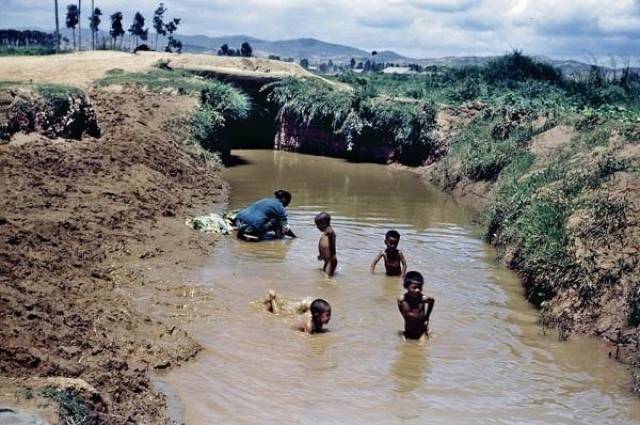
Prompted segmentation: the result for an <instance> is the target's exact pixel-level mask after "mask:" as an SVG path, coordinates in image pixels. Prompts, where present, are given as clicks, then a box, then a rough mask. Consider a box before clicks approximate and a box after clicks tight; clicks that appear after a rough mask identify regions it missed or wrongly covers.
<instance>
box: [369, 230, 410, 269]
mask: <svg viewBox="0 0 640 425" xmlns="http://www.w3.org/2000/svg"><path fill="white" fill-rule="evenodd" d="M399 243H400V233H398V232H396V231H395V230H389V231H388V232H387V234H386V235H385V237H384V244H385V245H386V246H387V249H385V250H384V251H382V252H380V254H378V256H377V257H376V258H375V259H374V260H373V262H372V263H371V274H373V273H375V271H376V265H377V264H378V262H379V261H380V259H381V258H384V267H385V269H386V271H387V276H404V274H405V272H406V271H407V262H406V261H405V259H404V255H403V254H402V251H400V250H399V249H398V244H399Z"/></svg>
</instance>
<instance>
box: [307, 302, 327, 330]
mask: <svg viewBox="0 0 640 425" xmlns="http://www.w3.org/2000/svg"><path fill="white" fill-rule="evenodd" d="M309 310H310V311H311V320H313V322H314V323H315V324H316V326H322V325H326V324H327V323H329V320H331V306H330V305H329V303H328V302H326V301H325V300H323V299H320V298H318V299H315V300H313V302H312V303H311V305H310V306H309Z"/></svg>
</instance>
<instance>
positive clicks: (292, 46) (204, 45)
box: [177, 35, 610, 75]
mask: <svg viewBox="0 0 640 425" xmlns="http://www.w3.org/2000/svg"><path fill="white" fill-rule="evenodd" d="M177 38H179V39H180V40H182V43H183V44H184V50H185V51H186V52H192V53H209V54H217V52H218V49H219V48H220V46H221V45H223V44H227V45H228V46H229V47H230V48H234V49H237V48H239V47H240V45H241V44H242V43H243V42H244V41H248V42H249V44H251V47H252V48H253V51H254V54H255V55H256V56H262V57H267V56H269V55H276V56H280V57H281V58H282V59H285V58H293V59H294V60H295V61H296V62H297V61H300V59H302V58H306V59H308V60H309V61H310V62H311V63H312V64H313V63H319V62H327V61H329V59H331V60H332V61H333V62H336V63H340V62H342V63H346V62H349V61H350V60H351V58H354V59H355V60H356V61H358V62H360V61H366V60H367V59H374V60H376V61H378V62H381V61H384V62H393V63H398V64H408V63H416V64H420V65H423V66H429V65H446V66H468V65H483V64H485V63H487V62H489V61H490V60H491V59H493V58H495V57H496V56H446V57H442V58H424V59H416V58H411V57H407V56H403V55H401V54H399V53H396V52H394V51H391V50H383V51H378V53H377V55H376V56H371V53H370V52H368V51H366V50H363V49H358V48H356V47H351V46H345V45H341V44H334V43H327V42H324V41H322V40H317V39H315V38H295V39H290V40H276V41H268V40H263V39H259V38H256V37H251V36H246V35H232V36H225V37H208V36H205V35H179V36H178V37H177ZM536 58H537V59H538V60H540V61H542V62H545V63H548V64H551V65H553V66H556V67H558V68H560V69H561V70H562V72H563V73H565V74H566V75H572V74H576V73H578V74H581V73H584V72H588V71H589V69H590V68H591V64H588V63H584V62H580V61H576V60H559V59H553V58H549V57H546V56H536ZM603 68H605V69H607V70H610V69H609V68H607V67H603Z"/></svg>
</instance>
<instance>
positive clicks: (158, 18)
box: [153, 3, 167, 50]
mask: <svg viewBox="0 0 640 425" xmlns="http://www.w3.org/2000/svg"><path fill="white" fill-rule="evenodd" d="M166 12H167V8H166V7H164V3H160V5H159V6H158V8H157V9H156V10H155V12H153V28H154V29H155V30H156V50H158V36H159V35H161V36H163V37H164V36H165V35H167V30H166V29H165V24H164V14H165V13H166Z"/></svg>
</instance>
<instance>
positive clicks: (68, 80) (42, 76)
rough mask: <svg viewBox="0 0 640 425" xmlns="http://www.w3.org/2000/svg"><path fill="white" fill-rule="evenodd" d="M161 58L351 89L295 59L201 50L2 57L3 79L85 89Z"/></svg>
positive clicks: (184, 65)
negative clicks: (116, 70)
mask: <svg viewBox="0 0 640 425" xmlns="http://www.w3.org/2000/svg"><path fill="white" fill-rule="evenodd" d="M159 60H162V61H168V62H169V63H170V66H171V67H172V68H179V69H188V70H198V71H211V72H215V73H219V74H229V75H236V76H245V77H257V78H273V77H289V76H293V77H304V78H320V79H322V80H323V81H325V82H327V83H329V84H331V85H334V86H340V87H341V88H343V89H348V86H347V85H346V84H341V83H335V82H330V81H328V80H326V79H324V78H321V77H318V76H315V75H314V74H312V73H310V72H308V71H307V70H305V69H303V68H302V67H300V66H299V65H297V64H295V63H288V62H282V61H276V60H270V59H262V58H239V57H225V56H211V55H197V54H188V53H183V54H179V55H178V54H172V53H157V52H140V53H137V54H131V53H124V52H115V51H93V52H79V53H68V54H62V55H53V56H6V57H0V81H2V80H6V81H33V82H38V83H58V84H70V85H74V86H78V87H82V88H84V89H88V88H90V87H91V84H92V82H93V81H95V80H98V79H100V78H102V77H104V75H105V73H106V72H107V71H108V70H110V69H114V68H120V69H123V70H125V71H129V72H141V71H144V70H147V69H150V68H152V67H153V65H154V64H155V63H157V62H158V61H159Z"/></svg>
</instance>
